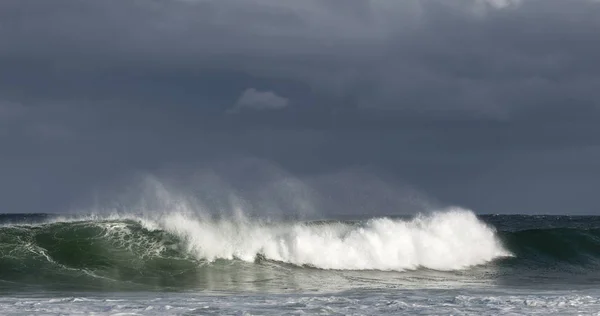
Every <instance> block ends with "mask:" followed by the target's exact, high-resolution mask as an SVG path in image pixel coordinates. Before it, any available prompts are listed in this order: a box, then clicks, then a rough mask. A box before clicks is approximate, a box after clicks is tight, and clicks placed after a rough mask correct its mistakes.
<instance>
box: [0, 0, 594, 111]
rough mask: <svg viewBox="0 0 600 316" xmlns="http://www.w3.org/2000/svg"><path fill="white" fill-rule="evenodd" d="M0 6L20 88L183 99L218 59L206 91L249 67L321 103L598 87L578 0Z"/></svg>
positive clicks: (584, 1) (578, 94)
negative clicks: (213, 81)
mask: <svg viewBox="0 0 600 316" xmlns="http://www.w3.org/2000/svg"><path fill="white" fill-rule="evenodd" d="M1 6H2V7H1V12H2V13H1V14H2V17H1V19H0V20H1V21H2V22H1V28H0V36H1V37H2V39H3V40H2V42H3V44H2V46H1V48H0V53H1V56H2V59H1V62H2V68H3V69H5V71H3V75H2V83H3V87H4V89H3V90H4V93H7V94H10V93H13V94H17V96H20V97H23V95H27V96H30V97H31V94H34V95H35V94H43V95H44V96H52V97H56V98H65V97H71V98H77V97H81V98H85V97H87V96H92V97H94V98H100V97H103V98H115V99H125V100H132V99H133V100H138V101H140V102H141V101H145V102H148V101H150V100H152V99H154V98H156V99H157V100H158V101H159V102H164V101H165V99H169V98H170V99H172V100H173V101H174V102H179V103H193V102H194V101H195V100H197V98H200V97H202V94H206V92H210V91H204V89H206V88H204V87H205V86H206V81H207V80H209V78H210V77H211V76H214V75H215V73H218V74H220V76H224V77H226V79H224V81H225V83H229V84H223V85H222V86H221V87H220V90H221V91H212V93H213V94H214V95H215V97H218V98H223V97H224V96H225V95H230V98H231V95H239V93H241V92H242V91H243V90H245V89H247V88H248V86H247V84H248V81H255V80H257V79H259V80H263V85H264V87H256V88H257V89H258V90H274V92H275V93H277V92H278V91H276V90H277V89H280V90H285V89H286V86H292V85H294V84H295V85H297V86H304V87H307V89H308V91H310V92H312V93H314V94H316V95H317V96H318V97H320V98H323V99H325V98H326V99H327V102H323V103H326V104H324V106H326V105H327V104H331V101H332V100H333V101H335V102H339V103H341V104H344V105H345V106H354V107H365V108H388V109H409V110H414V111H417V110H418V111H426V112H427V111H430V112H435V113H434V114H435V115H440V113H439V112H438V111H441V113H442V114H441V115H448V114H452V113H460V114H462V115H475V116H487V117H499V118H503V117H506V116H508V115H510V114H512V113H514V112H519V111H527V110H528V109H529V108H532V107H533V108H536V107H537V108H543V107H553V106H561V104H564V103H569V104H572V105H571V106H573V105H576V106H590V105H593V104H596V100H597V99H598V91H597V90H598V89H596V88H595V87H596V86H597V85H598V84H599V83H600V82H599V81H598V73H599V72H600V66H599V63H598V62H597V61H596V58H595V56H598V55H600V45H599V44H598V41H597V40H596V37H597V30H598V29H600V19H598V18H597V17H598V16H599V15H600V5H599V4H598V3H597V2H596V1H591V0H576V1H569V2H565V1H558V0H526V1H475V0H456V1H450V2H449V1H436V0H421V1H401V2H400V1H343V2H342V1H336V0H325V1H302V2H298V1H296V2H292V1H284V2H281V1H270V0H269V1H102V2H101V1H67V0H61V1H58V2H53V3H51V4H50V3H47V4H46V3H39V2H35V1H3V3H2V4H1ZM207 77H209V78H207ZM275 82H278V83H279V84H275ZM270 85H273V87H269V86H270ZM288 89H290V88H288ZM7 90H8V91H7ZM32 90H33V91H32ZM213 90H214V89H213ZM201 92H202V93H201ZM165 96H168V97H165ZM204 97H206V96H204ZM163 98H164V99H163ZM191 100H194V101H191ZM234 101H235V100H234ZM311 101H312V100H311ZM317 102H318V99H317ZM221 106H222V107H225V108H227V107H229V106H231V104H228V105H225V104H222V105H221ZM305 106H308V105H305ZM222 110H224V109H222Z"/></svg>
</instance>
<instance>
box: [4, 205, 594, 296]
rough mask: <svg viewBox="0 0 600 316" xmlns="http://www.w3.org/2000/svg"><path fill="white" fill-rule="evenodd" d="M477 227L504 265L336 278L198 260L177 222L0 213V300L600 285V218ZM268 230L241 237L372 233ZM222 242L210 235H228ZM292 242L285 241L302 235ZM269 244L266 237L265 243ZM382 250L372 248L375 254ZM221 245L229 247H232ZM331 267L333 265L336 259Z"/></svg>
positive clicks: (269, 261) (337, 273) (323, 226)
mask: <svg viewBox="0 0 600 316" xmlns="http://www.w3.org/2000/svg"><path fill="white" fill-rule="evenodd" d="M478 220H479V221H481V225H484V226H489V227H491V228H492V230H494V231H495V233H494V234H495V235H494V236H495V237H494V238H496V239H497V241H498V242H499V244H500V245H501V246H502V247H503V248H504V249H505V250H506V251H507V252H509V253H510V254H512V256H502V255H499V256H495V257H494V258H491V260H488V261H486V262H484V263H483V264H473V265H472V266H469V267H466V268H453V267H452V266H451V265H450V264H451V263H445V262H443V261H441V263H438V262H435V264H438V266H443V267H446V266H448V267H449V268H447V269H446V268H444V269H442V270H444V271H440V270H436V269H433V268H431V267H430V266H427V265H428V263H427V262H430V261H422V262H425V263H424V264H423V265H422V266H417V267H414V268H407V269H389V268H382V269H377V268H375V269H371V268H366V269H352V268H348V269H346V268H343V267H344V266H343V265H342V266H341V267H342V269H335V268H333V269H326V268H322V267H321V266H319V263H320V262H322V261H314V262H316V263H315V264H314V265H313V264H298V263H297V262H295V261H293V260H288V261H286V260H276V259H274V258H271V257H270V255H269V254H268V253H267V252H264V253H263V252H261V250H258V251H256V254H255V255H254V256H253V258H252V259H251V260H248V258H237V257H236V253H239V252H236V250H235V249H234V250H232V252H231V253H233V255H232V257H231V258H222V257H223V256H222V257H221V258H219V256H216V257H208V255H199V254H204V253H207V252H203V251H204V250H206V249H209V248H210V247H212V245H213V244H214V242H218V241H213V242H211V240H208V239H206V238H207V237H206V236H213V235H214V234H213V235H201V236H202V238H204V239H202V238H196V237H195V235H193V234H190V233H189V232H187V231H186V233H182V231H183V228H185V227H187V226H186V225H188V224H189V223H186V222H185V221H182V222H177V223H176V224H172V225H164V226H161V225H158V226H156V227H154V226H152V227H149V226H148V225H147V224H144V223H143V222H142V221H140V220H138V219H137V218H135V217H130V218H116V219H115V218H112V219H111V218H104V219H102V218H95V219H89V218H88V219H84V218H81V219H73V218H72V219H69V220H65V219H62V220H61V219H57V218H55V216H53V215H44V214H26V215H23V214H20V215H15V214H4V215H0V291H3V292H11V293H14V292H34V291H40V290H41V291H74V290H76V291H95V292H98V291H101V292H102V291H190V290H194V291H206V290H208V291H267V292H268V291H276V292H278V293H285V292H286V291H290V292H294V291H311V290H315V291H316V290H323V289H326V290H330V291H343V290H347V289H350V288H361V287H367V288H368V287H373V286H374V284H375V285H376V287H379V288H381V287H386V286H399V287H402V288H419V287H437V288H443V287H456V286H459V287H460V286H468V287H472V286H480V287H488V286H494V287H498V286H500V287H509V288H516V289H518V288H519V287H527V288H545V289H550V288H562V287H564V286H566V285H568V286H569V287H570V288H577V289H579V288H594V287H597V285H598V284H600V272H599V271H600V217H596V216H588V217H575V216H523V215H484V216H478ZM391 221H393V222H392V223H394V224H395V225H396V224H398V225H400V224H402V225H404V223H407V225H409V227H412V226H410V225H415V227H425V226H424V225H425V224H422V225H421V224H419V225H421V226H419V225H417V224H414V222H411V219H407V218H405V219H394V220H391ZM440 221H441V220H440ZM157 222H160V221H157ZM443 224H444V225H446V224H447V223H446V222H443ZM427 225H429V226H427V227H428V228H427V230H426V232H427V233H431V232H432V234H434V235H435V234H437V233H438V232H440V234H441V232H446V231H447V230H448V229H450V230H452V229H455V230H457V232H450V234H451V235H449V236H454V235H455V234H456V233H458V232H459V231H460V230H461V229H462V228H463V227H461V226H460V225H464V226H465V227H466V226H468V225H471V223H470V222H465V223H462V222H460V221H458V222H457V223H456V225H459V226H452V225H453V224H452V222H451V223H450V224H447V225H446V226H443V227H441V228H440V227H438V226H436V225H441V224H440V223H439V222H438V221H436V220H435V219H434V220H432V221H430V222H427ZM266 226H268V225H266V224H262V226H260V225H257V227H260V229H261V230H253V232H255V233H253V235H248V236H245V237H244V236H242V238H247V239H251V238H258V237H256V234H257V233H256V232H263V233H264V232H265V229H267V228H268V229H269V232H271V231H277V234H274V233H273V234H274V235H273V236H279V237H277V238H288V237H289V236H290V234H289V232H285V230H286V229H288V230H290V231H296V230H299V229H300V228H299V227H305V226H306V227H308V228H310V227H318V229H319V231H325V232H329V229H331V231H334V232H341V233H339V240H341V241H343V242H346V241H348V240H351V239H352V238H355V237H356V236H354V235H353V234H358V233H359V232H363V231H365V230H366V231H367V232H368V231H369V230H368V229H369V228H370V227H371V226H368V224H365V221H356V222H352V221H346V222H343V223H342V222H336V221H322V222H312V223H295V224H294V225H292V226H285V227H286V228H281V227H279V226H277V227H279V228H272V227H267V228H265V227H266ZM199 227H202V226H199ZM211 227H212V226H211ZM224 227H228V226H217V227H216V228H215V229H216V231H217V232H219V233H222V231H223V229H225V228H224ZM282 227H283V226H282ZM339 227H342V228H339ZM376 227H377V228H376V229H375V228H373V229H372V232H379V231H383V233H381V234H382V235H381V236H388V237H389V238H388V239H386V240H390V241H388V242H390V243H393V242H396V241H397V242H401V241H402V240H401V239H402V238H406V237H404V236H406V235H398V236H395V235H392V234H393V233H394V232H393V231H391V232H390V231H386V230H385V229H384V228H381V227H380V226H376ZM386 227H387V226H386ZM393 227H396V226H393ZM399 227H404V226H399ZM430 227H433V228H430ZM198 229H201V228H198ZM311 229H312V228H311ZM315 229H317V228H315ZM377 229H378V230H377ZM411 229H413V228H411ZM192 231H193V230H192ZM315 231H316V230H315ZM223 234H225V235H217V236H226V235H227V233H223ZM298 234H300V233H296V235H293V236H300V235H298ZM423 234H424V233H423V231H420V230H419V231H418V232H417V233H415V234H413V235H409V237H410V238H413V239H416V238H417V237H415V236H422V235H423ZM267 235H268V234H267ZM280 236H284V237H280ZM285 236H288V237H285ZM361 236H362V235H361ZM366 236H371V235H368V234H367V235H366ZM378 236H379V235H378ZM390 236H391V237H390ZM267 237H268V238H273V237H272V236H271V235H268V236H267ZM267 237H265V238H267ZM298 238H299V237H298ZM369 238H371V237H369ZM394 238H397V239H394ZM419 238H421V237H419ZM423 238H424V237H423ZM460 238H462V239H459V238H458V237H457V241H456V242H455V243H458V242H461V243H463V244H461V245H458V246H456V247H460V248H456V249H458V251H463V250H464V251H465V256H473V254H472V252H470V251H471V250H470V249H468V248H469V245H470V244H471V243H473V245H475V244H477V240H473V241H468V240H467V241H465V240H464V238H465V237H460ZM466 238H468V236H467V237H466ZM232 240H237V239H232ZM427 240H429V239H427ZM336 241H337V239H336ZM236 242H238V243H240V242H242V241H236ZM295 242H296V243H295V244H294V245H296V246H295V247H300V244H299V243H298V241H295ZM353 242H354V241H353ZM204 243H206V244H204ZM232 243H233V242H232ZM355 243H356V244H357V245H359V246H360V247H362V248H356V249H362V250H361V251H364V252H368V251H369V249H365V248H364V247H365V246H364V245H365V244H364V243H360V241H356V242H355ZM380 243H381V242H379V241H374V242H373V245H374V246H373V247H376V246H377V245H379V244H380ZM413 243H418V242H416V241H413ZM418 244H419V245H421V244H423V243H418ZM190 245H196V246H197V247H196V248H194V247H191V246H190ZM224 245H225V246H224V247H228V245H229V246H231V243H225V244H224ZM350 245H353V244H350ZM367 245H368V244H367ZM424 245H425V246H423V247H424V248H422V249H419V251H420V254H419V255H420V256H423V255H427V254H423V253H422V252H423V251H428V249H430V247H433V246H435V245H433V244H432V242H431V241H428V244H424ZM477 245H478V244H477ZM234 246H235V245H234ZM309 246H310V245H308V246H306V245H303V247H309ZM359 246H357V247H359ZM203 247H204V248H203ZM231 247H233V246H231ZM332 247H333V246H332ZM336 247H337V246H336ZM463 248H464V249H463ZM261 249H262V248H261ZM327 249H338V248H327ZM352 249H354V248H352ZM394 249H395V248H394ZM217 250H219V249H217ZM217 250H215V251H217ZM442 250H443V249H442ZM432 251H433V250H432ZM436 251H441V250H436ZM454 251H455V252H456V250H454ZM306 253H307V252H306V251H305V252H302V253H301V254H304V255H305V254H306ZM377 253H380V252H377ZM328 255H330V256H334V255H333V254H327V253H323V256H328ZM443 255H444V252H440V257H441V258H440V259H439V260H444V258H443ZM240 256H241V255H240ZM225 257H226V256H225ZM306 260H308V261H307V262H313V261H310V260H312V259H306ZM315 260H316V259H315ZM331 260H334V261H335V258H332V259H331ZM385 260H387V259H386V258H383V259H381V260H379V261H376V262H384V263H385V262H388V261H385ZM474 260H475V259H474ZM474 262H475V263H477V262H476V261H474ZM334 263H335V264H338V266H339V264H340V263H339V262H334ZM392 264H393V262H392ZM374 266H375V267H377V266H376V265H374ZM349 267H352V266H351V265H350V266H349ZM367 267H369V266H367ZM385 267H387V266H385ZM382 270H396V271H382ZM400 270H402V271H400Z"/></svg>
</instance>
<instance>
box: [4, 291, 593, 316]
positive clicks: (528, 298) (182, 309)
mask: <svg viewBox="0 0 600 316" xmlns="http://www.w3.org/2000/svg"><path fill="white" fill-rule="evenodd" d="M0 310H2V312H3V313H5V314H8V315H10V314H19V315H22V314H44V315H59V314H68V315H161V316H162V315H282V314H285V315H305V314H315V315H453V314H454V315H523V314H528V315H599V314H600V313H598V311H599V310H600V299H598V293H597V292H590V293H552V292H540V293H514V294H508V293H501V292H484V293H474V292H465V293H461V294H456V293H447V292H441V291H425V290H423V291H389V292H387V293H386V292H377V293H374V292H363V291H355V292H347V293H340V294H336V295H269V296H262V295H251V296H242V295H239V296H214V295H196V294H182V293H179V294H171V295H157V294H148V293H139V294H123V295H119V296H118V297H115V296H107V295H97V296H94V295H89V296H86V297H81V296H71V295H65V296H57V297H54V298H48V297H45V298H38V297H3V298H0Z"/></svg>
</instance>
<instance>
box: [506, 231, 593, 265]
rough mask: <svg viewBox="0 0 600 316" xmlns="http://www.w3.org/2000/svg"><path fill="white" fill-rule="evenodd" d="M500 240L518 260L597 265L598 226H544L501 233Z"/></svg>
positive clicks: (540, 262)
mask: <svg viewBox="0 0 600 316" xmlns="http://www.w3.org/2000/svg"><path fill="white" fill-rule="evenodd" d="M501 238H502V240H503V243H504V244H505V245H506V246H507V247H508V248H509V249H511V251H512V252H513V253H514V254H515V255H516V256H517V257H518V258H519V259H520V260H521V262H530V263H533V264H535V265H540V264H545V265H550V266H554V265H556V264H560V263H566V264H572V265H590V264H592V265H597V264H598V263H600V229H598V228H588V229H583V228H545V229H527V230H522V231H517V232H505V233H503V234H501Z"/></svg>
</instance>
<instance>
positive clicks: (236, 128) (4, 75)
mask: <svg viewBox="0 0 600 316" xmlns="http://www.w3.org/2000/svg"><path fill="white" fill-rule="evenodd" d="M599 33H600V1H597V0H569V1H565V0H403V1H398V0H303V1H297V0H294V1H292V0H118V1H117V0H105V1H99V0H93V1H91V0H54V1H37V0H3V1H0V212H3V213H14V212H67V211H69V210H73V209H82V208H85V207H86V205H87V206H89V205H92V204H94V203H95V204H107V205H108V204H110V203H113V202H114V201H117V200H119V201H121V200H122V199H123V196H126V195H128V194H131V195H135V194H133V193H127V192H137V193H136V194H137V195H139V192H146V193H143V194H145V195H152V194H154V193H147V187H148V186H154V187H156V186H159V187H162V188H163V189H164V188H165V187H169V188H170V189H169V190H167V191H169V192H173V191H175V192H179V193H181V194H182V195H191V196H197V197H199V198H198V199H200V200H203V202H202V203H203V204H211V203H213V202H210V201H220V200H227V199H229V200H231V196H237V197H240V199H241V200H243V201H245V202H244V203H247V204H250V205H254V208H261V207H262V208H269V209H278V208H279V209H282V210H283V211H282V212H294V211H295V210H297V209H311V210H309V211H300V212H318V213H331V214H350V215H352V214H362V215H365V214H374V215H375V214H401V213H410V212H413V211H415V210H421V209H431V208H438V207H444V206H449V205H458V206H462V207H465V208H469V209H472V210H474V211H475V212H478V213H499V214H506V213H511V214H513V213H523V214H598V215H600V208H599V207H598V193H597V192H598V188H599V187H600V61H598V57H597V56H600V40H598V34H599ZM149 179H150V180H149ZM148 183H151V184H148ZM152 183H154V184H152ZM132 188H134V189H132ZM140 188H142V189H140ZM153 190H154V191H152V190H151V191H152V192H156V188H155V189H153ZM182 192H183V193H182ZM124 199H125V200H126V199H128V198H124ZM206 201H208V202H206ZM119 203H121V202H119ZM214 203H216V204H219V203H221V202H218V203H217V202H214ZM216 204H215V205H216ZM211 205H212V204H211ZM288 209H289V210H288ZM315 209H316V210H315Z"/></svg>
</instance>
